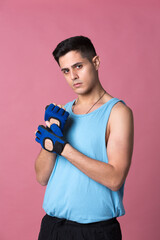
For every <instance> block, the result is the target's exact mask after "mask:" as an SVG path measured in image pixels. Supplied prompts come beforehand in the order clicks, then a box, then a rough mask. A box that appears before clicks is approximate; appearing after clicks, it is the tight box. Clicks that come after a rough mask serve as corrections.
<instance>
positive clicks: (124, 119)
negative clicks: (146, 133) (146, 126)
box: [108, 102, 133, 130]
mask: <svg viewBox="0 0 160 240" xmlns="http://www.w3.org/2000/svg"><path fill="white" fill-rule="evenodd" d="M108 123H109V128H110V130H111V129H112V127H114V126H115V125H116V126H118V125H119V124H124V125H125V124H127V123H128V124H130V125H133V112H132V110H131V108H129V107H128V106H127V105H125V104H124V103H122V102H118V103H116V104H115V105H114V107H113V108H112V110H111V113H110V117H109V121H108Z"/></svg>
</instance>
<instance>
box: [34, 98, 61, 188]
mask: <svg viewBox="0 0 160 240" xmlns="http://www.w3.org/2000/svg"><path fill="white" fill-rule="evenodd" d="M54 105H56V104H55V103H54ZM58 106H59V107H61V108H63V109H65V108H64V105H58ZM53 123H55V124H57V125H59V121H57V120H56V119H53V118H52V119H51V121H49V122H48V121H46V125H47V126H48V127H50V125H51V124H53ZM48 146H49V145H48ZM48 149H49V148H48ZM56 156H57V155H56V154H55V153H51V152H48V151H46V150H45V149H43V148H42V149H41V151H40V153H39V154H38V156H37V158H36V161H35V171H36V178H37V181H38V182H39V183H40V184H41V185H42V186H45V185H47V183H48V180H49V177H50V175H51V173H52V170H53V168H54V165H55V161H56Z"/></svg>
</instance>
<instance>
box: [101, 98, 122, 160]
mask: <svg viewBox="0 0 160 240" xmlns="http://www.w3.org/2000/svg"><path fill="white" fill-rule="evenodd" d="M118 102H123V103H124V104H125V102H124V101H123V100H121V99H118V98H115V99H114V101H112V102H111V103H110V104H109V106H108V107H107V109H108V111H109V114H107V118H106V119H105V131H104V136H103V137H104V149H105V151H104V152H105V156H104V158H105V159H107V163H108V155H107V145H106V131H107V127H108V122H109V117H110V114H111V111H112V108H113V107H114V105H115V104H116V103H118ZM125 105H126V104H125Z"/></svg>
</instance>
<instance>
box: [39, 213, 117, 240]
mask: <svg viewBox="0 0 160 240" xmlns="http://www.w3.org/2000/svg"><path fill="white" fill-rule="evenodd" d="M121 239H122V234H121V229H120V224H119V222H118V221H117V219H116V218H113V219H110V220H107V221H101V222H95V223H87V224H82V223H77V222H74V221H69V220H66V219H63V218H57V217H51V216H49V215H47V214H46V215H45V216H44V217H43V219H42V222H41V229H40V233H39V237H38V240H121Z"/></svg>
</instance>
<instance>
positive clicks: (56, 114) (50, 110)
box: [44, 103, 69, 130]
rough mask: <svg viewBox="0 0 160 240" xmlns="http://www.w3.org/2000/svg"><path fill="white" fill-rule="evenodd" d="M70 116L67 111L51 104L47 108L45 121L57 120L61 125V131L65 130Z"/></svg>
mask: <svg viewBox="0 0 160 240" xmlns="http://www.w3.org/2000/svg"><path fill="white" fill-rule="evenodd" d="M68 116H69V113H68V112H67V111H65V110H64V109H63V108H59V107H58V106H55V105H54V104H53V103H51V104H50V105H49V106H47V107H46V110H45V115H44V120H45V121H49V120H50V119H51V118H54V119H57V120H58V121H59V123H60V126H59V127H60V128H61V130H63V128H64V125H65V123H66V121H67V118H68Z"/></svg>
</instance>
